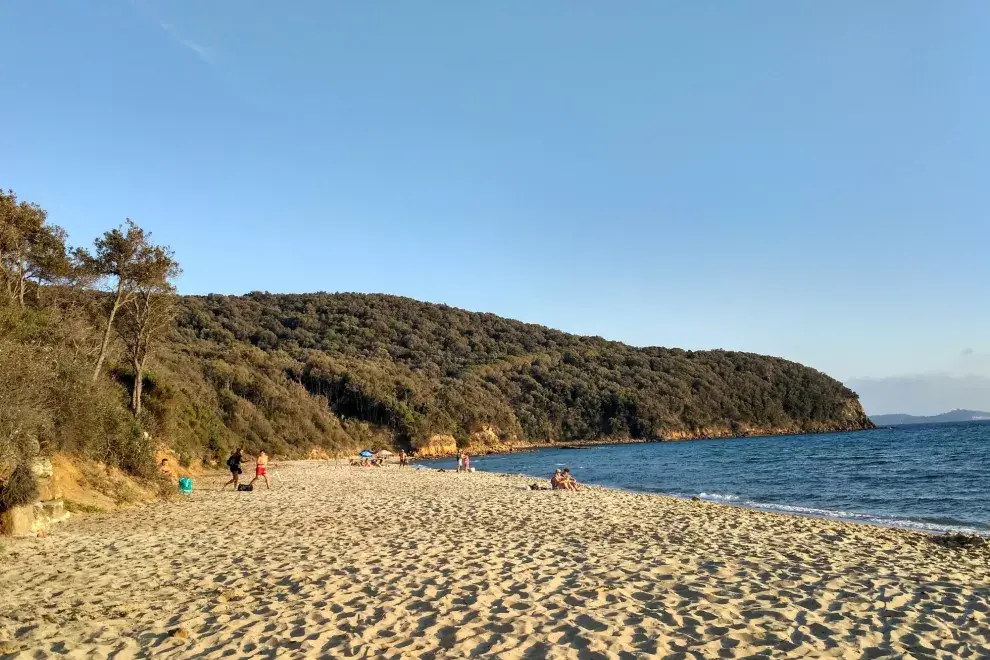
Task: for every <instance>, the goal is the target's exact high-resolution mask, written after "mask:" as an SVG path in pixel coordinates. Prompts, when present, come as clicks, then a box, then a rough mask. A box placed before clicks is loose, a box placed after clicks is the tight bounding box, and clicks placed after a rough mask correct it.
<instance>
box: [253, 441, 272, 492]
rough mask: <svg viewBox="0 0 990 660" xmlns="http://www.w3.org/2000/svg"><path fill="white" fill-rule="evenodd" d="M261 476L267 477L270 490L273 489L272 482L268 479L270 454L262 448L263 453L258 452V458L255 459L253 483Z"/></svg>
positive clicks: (266, 482)
mask: <svg viewBox="0 0 990 660" xmlns="http://www.w3.org/2000/svg"><path fill="white" fill-rule="evenodd" d="M259 477H264V478H265V485H266V486H268V490H271V489H272V482H271V481H269V480H268V454H266V453H265V450H264V449H262V450H261V453H260V454H258V458H257V459H256V460H255V466H254V479H252V480H251V485H252V486H253V485H254V482H255V481H257V480H258V478H259Z"/></svg>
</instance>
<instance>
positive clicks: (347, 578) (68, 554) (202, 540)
mask: <svg viewBox="0 0 990 660" xmlns="http://www.w3.org/2000/svg"><path fill="white" fill-rule="evenodd" d="M280 472H281V475H282V477H283V479H284V480H283V481H281V482H279V481H278V479H275V480H274V486H275V489H274V490H272V491H270V492H268V491H264V490H262V491H261V492H254V493H234V492H229V491H228V492H225V493H220V492H216V491H215V490H210V491H207V490H197V491H196V492H195V493H194V494H193V495H192V496H191V497H189V498H188V499H186V500H184V501H182V502H180V503H177V504H157V505H153V506H147V507H142V508H140V509H135V510H131V511H127V512H122V513H117V514H111V515H100V516H88V517H80V518H75V519H73V520H71V521H69V522H68V523H65V524H64V525H62V526H59V527H56V528H55V529H53V530H52V534H51V536H50V537H49V538H46V539H30V540H25V541H6V542H5V543H6V551H5V552H4V553H3V554H2V555H0V563H2V566H3V571H2V577H0V640H5V641H6V648H7V650H13V649H21V652H20V653H19V654H18V653H16V652H15V653H13V654H12V655H13V657H24V658H36V657H37V658H44V657H52V656H63V657H108V656H110V655H111V654H112V653H114V652H116V653H117V654H118V655H117V656H116V657H121V658H126V657H133V656H135V655H137V656H142V655H143V656H151V655H154V657H162V658H166V657H177V658H178V657H182V658H186V657H221V656H224V655H227V656H229V657H237V658H240V657H252V656H256V657H276V656H277V657H320V656H325V657H387V658H433V657H450V658H461V657H470V656H486V657H501V658H544V657H548V658H647V657H671V658H737V657H748V656H754V655H756V657H775V658H776V657H779V658H799V657H842V658H870V657H917V658H925V657H944V658H967V657H969V658H987V657H990V612H988V609H990V605H988V601H990V553H988V552H987V551H980V552H974V551H953V550H946V549H942V548H939V547H937V546H935V545H934V544H932V543H930V542H929V541H928V540H927V539H926V538H925V537H924V536H923V535H920V534H912V533H908V532H903V531H897V530H889V529H882V528H876V527H869V526H860V525H852V524H847V523H838V522H833V521H827V520H815V519H809V518H800V517H791V516H783V515H775V514H769V513H762V512H756V511H749V510H745V509H739V508H733V507H728V506H723V505H719V504H713V503H707V502H688V501H680V500H675V499H671V498H666V497H659V496H650V495H635V494H630V493H623V492H618V491H609V490H605V489H592V490H588V491H585V492H581V493H555V492H531V491H528V490H524V489H523V486H524V484H526V483H530V482H532V481H533V480H532V479H520V478H514V477H503V476H499V475H489V474H483V473H474V474H470V475H468V474H463V475H459V474H453V473H438V472H435V471H425V470H424V471H415V470H412V469H408V470H399V469H398V468H386V469H377V470H375V469H358V468H342V469H334V468H328V467H324V466H321V465H319V464H315V463H296V464H292V465H283V466H282V468H281V469H280ZM219 483H220V480H219V479H217V478H208V479H198V480H197V483H196V486H197V488H198V489H204V488H207V487H212V488H215V486H216V485H218V484H219ZM176 628H181V629H182V630H183V631H184V632H187V633H188V638H177V637H171V636H170V635H169V631H170V630H173V629H176ZM87 654H89V655H87Z"/></svg>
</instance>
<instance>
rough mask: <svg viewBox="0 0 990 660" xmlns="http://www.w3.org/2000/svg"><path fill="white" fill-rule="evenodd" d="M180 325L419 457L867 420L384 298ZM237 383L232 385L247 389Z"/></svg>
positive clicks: (743, 364) (209, 301)
mask: <svg viewBox="0 0 990 660" xmlns="http://www.w3.org/2000/svg"><path fill="white" fill-rule="evenodd" d="M177 320H178V329H177V337H176V340H175V341H174V342H173V344H172V350H187V349H185V347H186V346H198V347H199V349H198V350H199V351H203V350H204V349H205V350H210V351H213V352H214V354H215V355H218V356H219V355H222V354H224V353H225V352H228V354H229V355H232V356H233V355H242V356H246V355H251V354H252V353H250V350H251V349H249V348H248V346H250V347H252V348H253V349H254V350H259V353H263V355H264V356H265V358H264V359H265V360H267V362H266V364H267V365H268V368H269V369H270V368H271V367H274V366H275V365H276V364H278V365H280V368H281V369H283V372H284V378H286V379H288V380H289V381H291V382H294V383H298V384H299V385H300V386H301V387H302V388H305V390H306V391H307V392H309V393H310V394H311V395H317V396H319V397H325V398H326V400H327V402H328V404H329V407H330V409H331V410H332V411H333V412H334V413H335V414H336V416H337V417H338V418H340V419H343V420H345V424H346V422H347V421H354V420H360V421H364V422H367V423H369V424H371V425H372V426H374V427H378V428H382V429H385V430H387V431H388V432H389V433H390V434H394V437H395V438H396V440H397V441H398V442H399V443H402V444H408V445H411V446H413V447H417V446H420V445H421V444H423V443H425V442H427V440H428V438H429V437H430V436H431V435H434V434H449V435H453V436H454V437H456V438H457V439H458V440H459V441H460V442H461V443H462V444H464V443H467V442H468V441H469V439H470V436H471V434H472V433H476V432H477V431H479V430H481V429H482V428H484V427H486V426H489V427H492V428H494V429H495V430H496V431H497V433H498V435H499V436H500V439H501V440H502V441H503V442H513V441H529V442H550V443H553V442H556V443H579V442H582V441H592V440H602V439H626V438H632V439H660V438H665V437H694V436H703V435H733V434H743V433H746V432H749V431H757V432H770V431H773V432H801V431H820V430H838V429H847V428H862V427H864V426H869V420H868V419H867V418H866V416H865V415H864V414H863V412H862V410H861V408H860V407H859V403H858V400H857V398H856V396H855V394H854V393H852V392H851V391H849V390H848V389H847V388H845V387H844V386H843V385H842V384H841V383H839V382H837V381H835V380H833V379H832V378H829V377H828V376H825V375H824V374H822V373H820V372H817V371H815V370H813V369H809V368H807V367H804V366H801V365H799V364H795V363H793V362H788V361H786V360H782V359H778V358H771V357H765V356H760V355H753V354H748V353H734V352H726V351H703V352H691V351H682V350H679V349H665V348H633V347H630V346H626V345H624V344H620V343H617V342H610V341H605V340H603V339H601V338H598V337H579V336H575V335H569V334H566V333H563V332H559V331H556V330H551V329H548V328H544V327H541V326H536V325H530V324H525V323H521V322H517V321H512V320H508V319H503V318H500V317H497V316H494V315H491V314H475V313H470V312H465V311H462V310H458V309H453V308H450V307H446V306H443V305H433V304H428V303H421V302H417V301H414V300H409V299H405V298H399V297H394V296H385V295H363V294H310V295H270V294H262V293H254V294H250V295H248V296H243V297H230V296H212V295H211V296H207V297H187V298H184V299H183V301H182V311H181V312H180V314H179V316H178V319H177ZM255 355H257V354H255ZM255 359H262V358H261V357H260V356H259V357H256V358H255ZM228 362H229V364H230V367H229V368H231V369H234V370H236V369H238V367H239V365H240V360H235V359H231V358H228ZM276 368H278V367H276ZM250 373H251V372H250V369H248V370H247V371H242V375H244V376H245V377H247V376H248V375H249V374H250ZM268 379H270V380H274V381H277V378H275V377H274V374H272V373H271V371H269V372H268ZM245 385H246V384H239V385H238V384H232V386H231V389H232V391H234V392H235V393H238V394H242V395H243V394H245V393H247V394H249V395H250V393H249V392H246V391H245ZM238 388H240V389H238ZM248 389H249V388H248ZM254 399H255V400H256V399H257V396H254Z"/></svg>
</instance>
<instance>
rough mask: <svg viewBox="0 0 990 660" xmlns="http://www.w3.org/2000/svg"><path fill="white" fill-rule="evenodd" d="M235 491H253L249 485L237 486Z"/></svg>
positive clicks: (252, 487)
mask: <svg viewBox="0 0 990 660" xmlns="http://www.w3.org/2000/svg"><path fill="white" fill-rule="evenodd" d="M237 490H239V491H240V492H242V493H243V492H245V491H251V490H254V486H252V485H251V484H237Z"/></svg>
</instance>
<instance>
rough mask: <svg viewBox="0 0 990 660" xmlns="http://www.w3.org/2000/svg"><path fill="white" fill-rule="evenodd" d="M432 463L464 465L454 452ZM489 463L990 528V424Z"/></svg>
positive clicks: (542, 455)
mask: <svg viewBox="0 0 990 660" xmlns="http://www.w3.org/2000/svg"><path fill="white" fill-rule="evenodd" d="M426 464H427V465H429V466H431V467H438V468H441V467H442V468H449V469H453V468H454V467H455V462H454V460H453V459H449V460H440V461H430V462H427V463H426ZM471 465H472V467H475V468H476V469H477V470H479V471H490V472H503V473H510V474H524V475H527V476H533V477H543V478H549V476H550V474H552V473H553V471H554V469H555V468H557V467H563V466H567V467H570V468H571V472H572V473H573V474H574V476H575V478H577V479H578V481H580V482H583V483H589V484H599V485H602V486H612V487H616V488H623V489H628V490H632V491H639V492H646V493H664V494H668V495H674V496H678V497H693V496H697V497H700V498H702V499H708V500H714V501H719V502H726V503H729V504H735V505H740V506H747V507H752V508H757V509H764V510H768V511H778V512H785V513H796V514H803V515H811V516H821V517H828V518H836V519H843V520H850V521H856V522H865V523H872V524H878V525H887V526H894V527H905V528H910V529H917V530H925V531H949V530H952V531H967V532H978V533H980V534H984V535H990V422H967V423H960V424H919V425H912V426H899V427H893V428H889V429H878V430H875V431H859V432H854V433H834V434H823V435H797V436H776V437H759V438H739V439H734V440H695V441H688V442H658V443H649V444H632V445H608V446H597V447H587V448H579V449H540V450H535V451H527V452H519V453H514V454H502V455H493V456H478V457H472V459H471Z"/></svg>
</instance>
